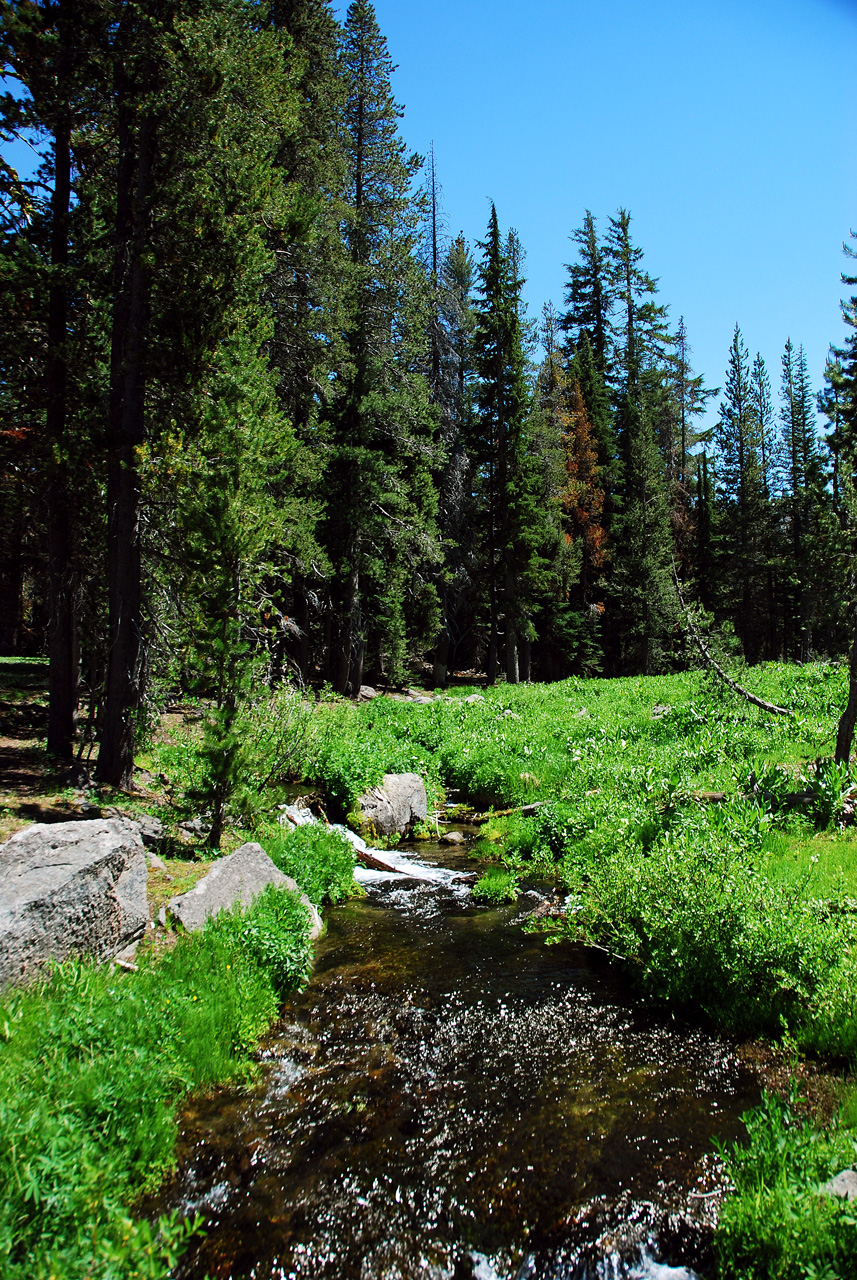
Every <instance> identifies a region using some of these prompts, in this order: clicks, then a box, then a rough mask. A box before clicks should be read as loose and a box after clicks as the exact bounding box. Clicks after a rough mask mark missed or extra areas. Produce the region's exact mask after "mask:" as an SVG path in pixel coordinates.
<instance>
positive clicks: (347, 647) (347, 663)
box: [333, 569, 363, 694]
mask: <svg viewBox="0 0 857 1280" xmlns="http://www.w3.org/2000/svg"><path fill="white" fill-rule="evenodd" d="M359 587H360V578H359V574H358V572H357V570H356V569H352V571H351V573H350V574H349V576H348V583H347V586H346V591H345V602H344V608H343V620H342V626H341V628H340V631H339V648H338V651H337V653H336V658H335V668H334V670H335V675H334V680H333V687H334V689H335V690H336V692H337V693H341V694H347V693H348V691H349V687H350V686H351V685H352V684H353V674H354V673H353V672H352V655H353V650H354V644H355V641H356V640H357V635H356V632H355V624H356V622H357V612H358V608H359V603H360V600H359ZM360 669H361V676H362V669H363V659H362V650H361V658H360ZM358 689H359V685H358Z"/></svg>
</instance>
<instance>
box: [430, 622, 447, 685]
mask: <svg viewBox="0 0 857 1280" xmlns="http://www.w3.org/2000/svg"><path fill="white" fill-rule="evenodd" d="M448 663H449V630H448V628H447V626H446V623H445V622H444V625H443V630H442V631H441V633H440V635H439V636H438V638H437V645H436V646H435V651H434V665H433V667H432V673H431V680H432V687H433V688H435V689H445V688H446V685H447V679H448V675H449V665H448Z"/></svg>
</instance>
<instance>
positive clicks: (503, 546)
mask: <svg viewBox="0 0 857 1280" xmlns="http://www.w3.org/2000/svg"><path fill="white" fill-rule="evenodd" d="M480 247H481V249H482V251H483V258H482V261H481V263H480V264H479V266H478V275H479V291H480V293H481V300H480V301H479V302H478V304H477V312H478V321H477V329H476V334H475V339H474V355H475V360H474V364H475V368H476V371H477V373H478V375H479V380H480V381H479V384H478V389H477V405H478V409H479V413H478V418H477V423H476V441H475V445H474V449H473V453H474V461H475V463H476V466H477V468H478V471H479V480H480V489H481V498H482V502H481V505H482V511H483V516H482V523H483V535H482V536H483V539H484V581H485V585H486V593H487V597H488V609H489V633H488V657H487V675H488V683H489V684H493V682H494V681H495V680H496V677H497V662H498V650H499V638H500V621H501V618H502V619H503V621H504V626H505V632H504V635H505V666H506V677H507V679H508V680H509V682H510V683H513V684H515V683H517V681H518V676H519V665H518V636H519V634H520V632H521V631H522V629H523V627H524V626H525V625H526V624H525V619H524V616H523V613H522V600H521V592H520V573H521V569H522V558H523V554H524V553H523V537H522V535H523V532H524V523H523V520H524V515H525V508H526V506H527V501H528V497H529V495H528V494H527V491H526V482H525V481H526V477H525V475H524V459H525V456H526V450H525V439H524V428H525V423H526V418H527V409H528V389H527V383H526V376H525V373H526V356H525V352H524V346H523V335H522V331H521V324H520V306H521V303H520V294H521V288H522V284H523V281H522V280H521V278H520V276H519V275H517V274H516V273H515V271H514V264H513V263H512V262H510V260H509V257H508V256H507V254H506V253H505V252H504V247H503V244H502V242H501V239H500V229H499V224H498V221H497V211H496V209H495V207H494V205H493V204H492V205H491V216H490V219H489V222H488V233H487V236H486V239H485V240H484V241H482V242H480Z"/></svg>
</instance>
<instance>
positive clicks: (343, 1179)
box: [151, 846, 758, 1280]
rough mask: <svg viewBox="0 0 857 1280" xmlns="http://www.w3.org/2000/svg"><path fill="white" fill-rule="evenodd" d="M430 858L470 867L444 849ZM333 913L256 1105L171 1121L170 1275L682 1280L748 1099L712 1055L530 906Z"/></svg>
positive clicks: (227, 1095)
mask: <svg viewBox="0 0 857 1280" xmlns="http://www.w3.org/2000/svg"><path fill="white" fill-rule="evenodd" d="M419 856H420V859H421V860H423V861H425V862H427V863H429V864H440V865H443V866H446V867H451V868H455V867H456V866H458V867H460V868H461V869H466V870H470V869H472V866H473V863H472V862H471V861H469V860H468V859H467V857H466V855H464V854H462V853H460V852H458V851H457V850H455V849H446V848H441V847H440V846H428V847H426V846H423V847H421V849H420V854H419ZM366 888H367V896H366V898H365V899H362V900H359V901H354V902H350V903H347V904H345V905H343V906H340V907H338V908H336V909H335V910H333V911H330V912H329V914H328V918H327V920H328V928H327V934H326V936H325V937H324V939H323V940H322V941H321V942H320V943H319V944H318V951H317V959H316V966H315V973H314V976H313V979H312V981H311V983H310V984H309V986H308V987H307V988H306V990H305V991H304V992H302V993H301V994H300V995H298V996H296V997H294V998H293V999H292V1000H291V1001H290V1002H289V1004H288V1005H287V1007H286V1010H285V1014H284V1019H283V1022H282V1023H281V1024H280V1025H279V1026H278V1027H277V1028H276V1031H275V1033H273V1034H272V1035H271V1036H270V1037H269V1039H268V1040H267V1041H266V1044H265V1046H264V1048H263V1050H262V1056H263V1060H264V1066H263V1070H262V1074H261V1076H260V1079H259V1081H258V1082H257V1084H256V1085H255V1086H254V1087H253V1089H251V1090H250V1091H247V1090H244V1091H234V1092H231V1091H228V1090H225V1091H219V1092H218V1093H217V1094H215V1095H214V1096H212V1097H210V1098H206V1099H203V1100H201V1101H198V1102H196V1103H195V1104H194V1105H193V1106H192V1108H190V1109H189V1110H188V1111H187V1112H186V1114H185V1116H184V1120H183V1132H182V1141H181V1163H180V1167H179V1171H178V1173H177V1175H176V1177H175V1179H174V1180H173V1182H172V1184H171V1185H170V1186H169V1187H168V1188H167V1190H166V1193H165V1195H164V1197H163V1198H162V1199H161V1201H160V1202H159V1203H158V1204H157V1205H154V1206H151V1208H152V1209H154V1210H155V1211H161V1210H164V1209H166V1208H170V1207H181V1208H182V1209H184V1210H185V1211H188V1212H193V1211H194V1210H196V1211H199V1212H200V1213H202V1214H203V1215H204V1216H205V1218H206V1222H207V1227H206V1236H205V1238H204V1239H203V1240H202V1241H201V1242H199V1243H197V1244H196V1245H195V1246H194V1247H193V1248H192V1250H191V1252H190V1253H189V1254H188V1255H187V1256H186V1258H185V1260H184V1262H183V1264H182V1266H181V1268H180V1270H179V1272H178V1273H177V1274H178V1275H179V1276H180V1277H182V1278H183V1280H190V1278H193V1280H202V1278H203V1277H205V1276H211V1277H213V1278H214V1277H216V1278H217V1280H226V1278H227V1277H229V1278H231V1280H239V1278H241V1280H245V1278H247V1280H249V1278H250V1277H253V1278H255V1280H269V1278H271V1280H286V1278H287V1277H294V1278H295V1280H297V1278H298V1277H331V1278H333V1277H337V1278H342V1280H351V1278H354V1280H410V1277H417V1276H420V1277H432V1278H437V1280H441V1278H442V1277H443V1278H449V1280H467V1278H469V1277H474V1278H476V1280H513V1278H516V1280H537V1278H545V1280H547V1278H550V1280H584V1278H595V1277H603V1278H604V1280H614V1278H615V1280H618V1278H619V1277H628V1278H629V1280H631V1278H632V1277H633V1278H642V1277H651V1278H652V1280H687V1278H688V1277H693V1276H695V1275H698V1276H704V1275H706V1274H707V1272H708V1269H709V1265H710V1226H711V1221H712V1220H713V1215H714V1214H715V1213H716V1207H717V1204H718V1202H719V1198H720V1190H719V1188H720V1187H721V1175H720V1172H719V1167H718V1161H717V1157H716V1155H715V1153H714V1148H713V1144H712V1139H713V1137H714V1136H715V1135H720V1136H721V1137H723V1138H727V1139H728V1138H731V1137H734V1136H737V1135H738V1134H739V1133H740V1132H741V1124H740V1115H741V1113H742V1111H744V1110H745V1109H746V1108H747V1107H748V1106H751V1105H753V1104H754V1103H755V1102H756V1101H757V1100H758V1088H757V1086H756V1084H755V1081H754V1080H753V1078H751V1076H750V1075H749V1074H748V1073H747V1072H746V1071H745V1070H744V1069H743V1068H742V1067H741V1066H740V1065H739V1064H738V1063H737V1061H736V1060H735V1058H734V1057H733V1055H732V1054H731V1052H730V1050H729V1048H728V1046H726V1045H724V1044H723V1043H721V1042H720V1041H718V1040H716V1039H714V1038H712V1037H710V1036H707V1035H706V1034H704V1033H702V1032H700V1031H695V1030H688V1029H687V1028H682V1027H680V1026H678V1025H677V1024H675V1023H672V1022H671V1021H669V1020H668V1019H664V1018H659V1017H655V1016H653V1015H652V1014H651V1013H650V1012H647V1011H646V1010H643V1009H641V1008H640V1007H639V1006H638V1005H635V1004H634V1003H633V1002H632V1000H631V998H630V995H629V992H628V990H627V988H626V985H625V983H624V981H623V978H622V976H621V974H619V973H618V972H617V971H616V969H615V967H611V966H610V965H609V964H607V963H606V962H605V960H604V958H603V957H602V956H599V954H598V953H597V952H593V951H590V950H587V949H585V948H583V947H577V946H573V945H570V944H567V943H563V944H560V945H556V946H547V945H546V944H545V940H544V938H543V937H542V936H539V935H534V934H527V933H524V932H523V931H522V929H521V928H520V919H521V917H522V915H523V913H524V912H525V911H527V910H532V908H533V907H534V906H536V905H537V903H538V897H537V896H536V895H535V894H530V895H525V896H524V897H522V898H521V899H520V900H519V902H518V904H517V905H516V906H510V907H506V908H502V909H489V908H485V907H483V906H476V905H473V904H472V903H471V901H470V895H469V892H468V890H467V889H466V888H465V887H462V886H459V885H455V884H450V883H447V884H443V883H441V884H429V883H424V882H418V881H414V880H409V879H408V880H406V879H403V878H402V877H395V878H380V879H378V880H377V881H375V882H370V883H368V884H367V885H366Z"/></svg>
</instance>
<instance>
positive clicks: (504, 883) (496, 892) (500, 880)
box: [472, 867, 520, 903]
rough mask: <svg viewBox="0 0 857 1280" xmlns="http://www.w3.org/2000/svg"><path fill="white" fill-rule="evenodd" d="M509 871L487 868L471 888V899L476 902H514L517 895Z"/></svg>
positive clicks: (499, 868) (513, 878) (516, 886)
mask: <svg viewBox="0 0 857 1280" xmlns="http://www.w3.org/2000/svg"><path fill="white" fill-rule="evenodd" d="M519 892H520V891H519V889H518V885H517V884H516V883H515V877H514V876H513V874H512V872H511V871H507V870H506V869H505V868H504V867H488V869H487V870H486V871H485V872H484V873H483V874H482V875H481V876H480V878H479V880H478V881H477V883H476V884H475V885H474V886H473V894H472V896H473V898H475V900H476V901H477V902H479V901H483V902H493V903H501V902H514V901H515V900H516V898H517V897H518V893H519Z"/></svg>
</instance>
